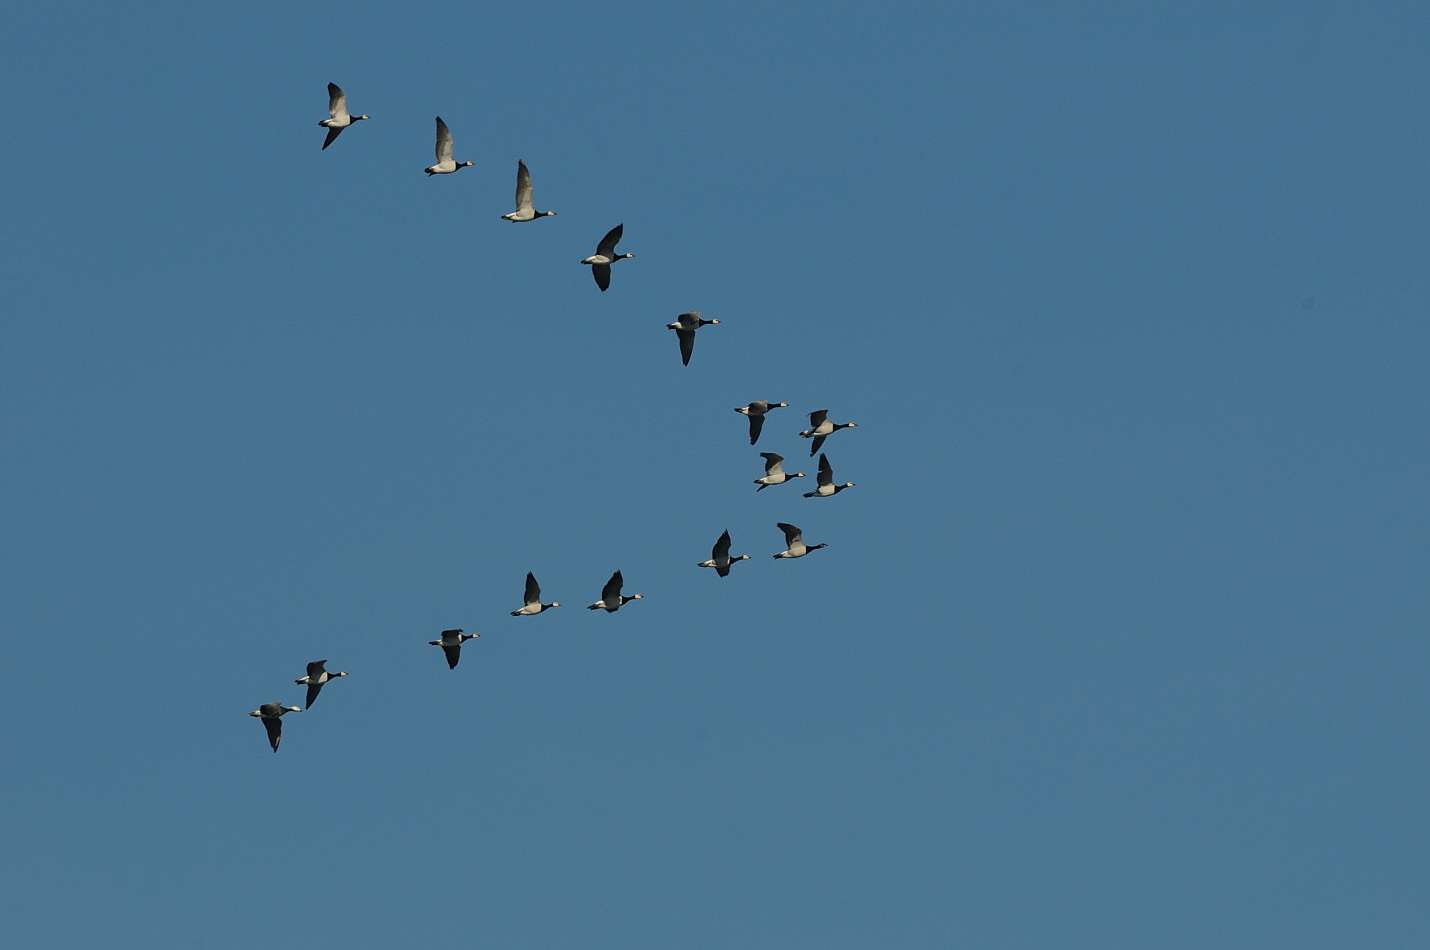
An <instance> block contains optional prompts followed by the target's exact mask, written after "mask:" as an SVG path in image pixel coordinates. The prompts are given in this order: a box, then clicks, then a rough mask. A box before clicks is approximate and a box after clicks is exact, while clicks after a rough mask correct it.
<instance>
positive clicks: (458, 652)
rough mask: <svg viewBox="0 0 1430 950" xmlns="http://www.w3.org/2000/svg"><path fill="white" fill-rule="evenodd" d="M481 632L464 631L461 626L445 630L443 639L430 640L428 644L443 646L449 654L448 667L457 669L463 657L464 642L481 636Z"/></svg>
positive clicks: (444, 651) (444, 650)
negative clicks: (458, 662)
mask: <svg viewBox="0 0 1430 950" xmlns="http://www.w3.org/2000/svg"><path fill="white" fill-rule="evenodd" d="M480 636H481V634H480V633H463V632H462V631H461V629H460V628H458V629H456V630H443V631H442V639H440V640H428V641H427V642H428V644H430V645H431V646H434V647H441V648H442V652H443V653H445V654H447V669H449V670H455V669H456V668H457V661H458V660H460V659H461V658H462V644H463V643H466V642H467V641H468V640H475V639H477V638H478V637H480Z"/></svg>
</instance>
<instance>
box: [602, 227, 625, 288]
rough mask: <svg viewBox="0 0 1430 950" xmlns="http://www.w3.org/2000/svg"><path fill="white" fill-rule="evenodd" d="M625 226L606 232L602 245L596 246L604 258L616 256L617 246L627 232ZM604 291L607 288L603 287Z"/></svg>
mask: <svg viewBox="0 0 1430 950" xmlns="http://www.w3.org/2000/svg"><path fill="white" fill-rule="evenodd" d="M625 229H626V226H625V224H618V225H616V226H615V227H614V228H611V230H609V231H607V232H606V236H605V237H603V238H601V243H600V244H597V245H596V253H597V254H600V255H602V256H604V257H615V256H616V245H617V244H619V243H620V240H621V234H622V233H623V232H624V231H625ZM601 289H602V290H605V289H606V288H604V287H602V288H601Z"/></svg>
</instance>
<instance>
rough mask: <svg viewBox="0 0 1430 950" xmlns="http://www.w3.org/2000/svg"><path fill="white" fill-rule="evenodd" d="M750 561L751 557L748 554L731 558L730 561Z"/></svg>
mask: <svg viewBox="0 0 1430 950" xmlns="http://www.w3.org/2000/svg"><path fill="white" fill-rule="evenodd" d="M749 559H750V556H749V555H748V554H737V555H735V556H734V557H732V558H730V560H732V561H748V560H749Z"/></svg>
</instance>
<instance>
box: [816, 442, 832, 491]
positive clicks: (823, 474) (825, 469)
mask: <svg viewBox="0 0 1430 950" xmlns="http://www.w3.org/2000/svg"><path fill="white" fill-rule="evenodd" d="M820 441H823V439H821V440H820ZM815 480H816V481H818V482H819V484H821V485H832V484H834V466H833V465H830V464H829V459H828V458H826V457H825V455H824V453H823V452H820V453H819V475H818V476H816V478H815Z"/></svg>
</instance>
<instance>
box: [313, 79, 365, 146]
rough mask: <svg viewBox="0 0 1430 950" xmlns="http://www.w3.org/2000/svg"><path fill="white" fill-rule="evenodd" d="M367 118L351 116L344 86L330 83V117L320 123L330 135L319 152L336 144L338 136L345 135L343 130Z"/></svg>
mask: <svg viewBox="0 0 1430 950" xmlns="http://www.w3.org/2000/svg"><path fill="white" fill-rule="evenodd" d="M366 118H367V116H365V115H349V114H348V94H347V93H345V92H343V88H342V86H339V85H338V84H337V83H335V82H330V83H328V117H327V118H326V119H324V120H323V121H321V122H319V123H318V124H319V125H321V126H322V127H323V128H325V129H327V130H328V134H327V137H326V138H324V139H323V148H322V149H319V151H323V150H325V149H327V147H328V146H329V145H332V144H333V143H334V142H336V141H337V140H338V136H339V135H342V134H343V129H345V128H347V127H348V126H350V125H352V124H353V123H354V122H361V121H362V120H363V119H366Z"/></svg>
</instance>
